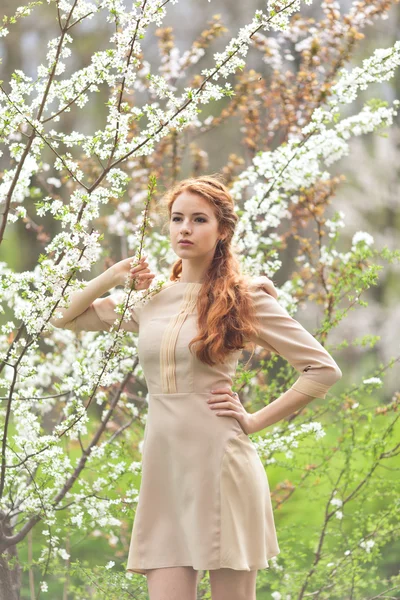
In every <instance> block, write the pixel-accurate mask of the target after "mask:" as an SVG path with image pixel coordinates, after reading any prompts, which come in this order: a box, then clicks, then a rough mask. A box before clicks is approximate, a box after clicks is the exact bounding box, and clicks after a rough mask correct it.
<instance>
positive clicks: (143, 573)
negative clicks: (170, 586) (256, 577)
mask: <svg viewBox="0 0 400 600" xmlns="http://www.w3.org/2000/svg"><path fill="white" fill-rule="evenodd" d="M278 554H280V552H278V553H276V554H273V555H272V556H269V557H268V560H271V558H274V557H275V556H278ZM268 560H266V561H265V562H266V564H263V565H261V566H254V567H249V568H247V569H246V568H244V567H233V566H232V565H227V564H222V565H220V566H219V567H194V566H193V565H183V564H182V563H174V564H168V565H155V566H154V567H147V568H146V567H142V570H141V568H140V567H138V568H137V569H132V568H127V569H125V570H126V571H129V572H131V573H139V574H140V575H147V572H146V571H150V570H151V569H167V568H168V567H192V569H194V570H195V571H215V570H217V569H233V570H234V571H255V570H260V569H268V568H270V567H269V564H268Z"/></svg>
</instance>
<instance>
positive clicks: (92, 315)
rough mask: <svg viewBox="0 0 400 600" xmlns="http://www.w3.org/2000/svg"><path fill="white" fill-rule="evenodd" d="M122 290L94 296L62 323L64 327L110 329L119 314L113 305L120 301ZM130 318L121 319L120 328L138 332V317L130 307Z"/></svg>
mask: <svg viewBox="0 0 400 600" xmlns="http://www.w3.org/2000/svg"><path fill="white" fill-rule="evenodd" d="M122 297H123V292H115V293H114V294H110V295H109V296H106V297H105V298H96V300H94V301H93V302H92V304H90V306H88V308H87V309H86V310H84V311H83V312H82V313H81V314H80V315H78V316H77V317H75V318H74V319H72V320H71V321H68V323H66V324H65V325H63V328H64V329H71V330H72V331H75V332H78V331H110V329H111V326H112V325H113V324H114V322H115V320H116V319H117V318H118V317H121V315H120V314H119V313H117V312H115V307H116V306H117V304H119V303H120V302H121V301H122ZM129 310H130V313H131V315H132V318H131V319H129V320H128V321H125V320H123V321H122V323H121V329H125V330H126V331H132V332H134V333H138V332H139V318H138V313H137V311H136V310H135V309H133V308H130V309H129Z"/></svg>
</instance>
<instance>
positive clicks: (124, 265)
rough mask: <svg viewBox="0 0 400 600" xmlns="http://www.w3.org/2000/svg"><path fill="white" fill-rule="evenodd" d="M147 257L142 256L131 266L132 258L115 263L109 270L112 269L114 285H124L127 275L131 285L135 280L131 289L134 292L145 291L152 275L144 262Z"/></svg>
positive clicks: (153, 275)
mask: <svg viewBox="0 0 400 600" xmlns="http://www.w3.org/2000/svg"><path fill="white" fill-rule="evenodd" d="M146 259H147V256H146V255H145V254H144V255H143V256H142V258H141V259H140V260H139V262H138V263H137V264H136V265H134V266H132V264H131V263H132V261H133V257H132V256H131V257H128V258H124V259H123V260H120V261H119V262H117V263H115V265H113V266H112V267H110V269H113V273H114V277H115V281H116V283H115V285H125V282H126V277H127V275H129V283H130V284H132V280H133V279H134V278H135V280H136V281H135V282H134V283H133V287H132V289H134V290H147V288H148V287H149V286H150V284H151V282H152V280H153V278H154V277H155V274H154V273H151V272H150V269H149V265H148V263H147V262H146Z"/></svg>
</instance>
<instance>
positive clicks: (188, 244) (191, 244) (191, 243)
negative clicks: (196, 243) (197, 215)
mask: <svg viewBox="0 0 400 600" xmlns="http://www.w3.org/2000/svg"><path fill="white" fill-rule="evenodd" d="M178 243H179V244H181V245H182V246H193V242H183V241H182V242H178Z"/></svg>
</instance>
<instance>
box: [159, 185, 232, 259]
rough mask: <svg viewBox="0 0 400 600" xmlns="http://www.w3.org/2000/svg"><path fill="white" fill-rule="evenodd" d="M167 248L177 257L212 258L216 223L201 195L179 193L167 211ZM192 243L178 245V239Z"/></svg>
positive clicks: (216, 232) (216, 234) (209, 207)
mask: <svg viewBox="0 0 400 600" xmlns="http://www.w3.org/2000/svg"><path fill="white" fill-rule="evenodd" d="M169 232H170V238H171V245H172V248H173V250H174V252H175V253H176V254H177V255H178V256H179V258H182V259H183V258H186V259H188V258H200V257H202V258H210V259H211V258H212V257H213V256H214V252H215V247H216V245H217V242H218V240H219V239H220V238H221V237H222V235H221V234H219V233H218V220H217V218H216V216H215V214H214V211H213V209H212V207H211V205H210V204H209V203H208V202H207V200H205V199H204V198H203V197H202V196H199V195H198V194H194V193H193V192H188V191H185V192H182V193H181V194H179V196H178V197H177V198H175V200H174V203H173V204H172V208H171V218H170V222H169ZM183 239H185V240H189V241H191V242H192V244H180V243H179V242H180V240H183Z"/></svg>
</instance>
